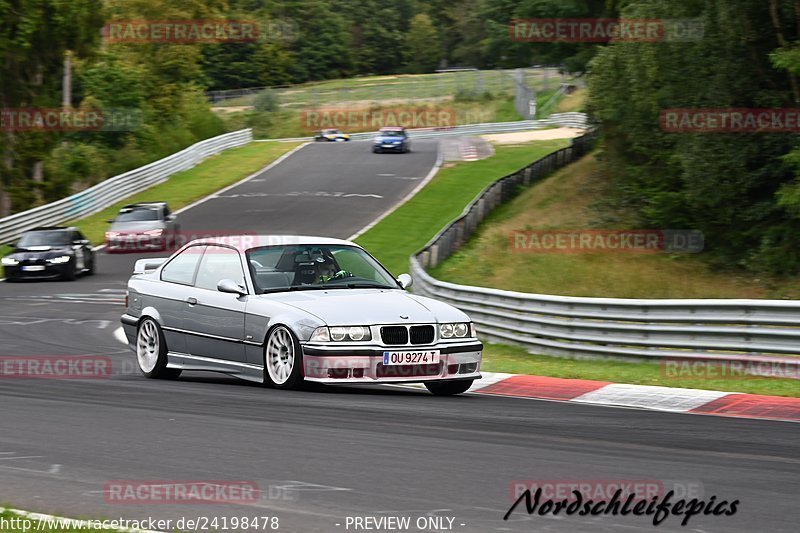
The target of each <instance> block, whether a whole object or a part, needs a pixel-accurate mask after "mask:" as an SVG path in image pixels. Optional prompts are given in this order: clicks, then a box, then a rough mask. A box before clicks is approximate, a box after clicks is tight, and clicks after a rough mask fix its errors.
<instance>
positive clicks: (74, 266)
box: [61, 257, 78, 281]
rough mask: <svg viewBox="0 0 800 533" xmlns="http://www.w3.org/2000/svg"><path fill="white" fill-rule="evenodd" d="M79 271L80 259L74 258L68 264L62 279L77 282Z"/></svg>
mask: <svg viewBox="0 0 800 533" xmlns="http://www.w3.org/2000/svg"><path fill="white" fill-rule="evenodd" d="M77 271H78V259H77V258H76V257H73V258H72V259H71V260H70V262H69V263H67V266H66V268H65V269H64V272H63V273H62V274H61V279H63V280H64V281H75V278H76V277H77Z"/></svg>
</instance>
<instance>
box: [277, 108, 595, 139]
mask: <svg viewBox="0 0 800 533" xmlns="http://www.w3.org/2000/svg"><path fill="white" fill-rule="evenodd" d="M589 126H590V124H589V119H588V117H587V116H586V114H585V113H554V114H552V115H550V116H549V117H547V118H545V119H541V120H517V121H514V122H486V123H482V124H466V125H464V126H453V127H451V128H414V129H409V130H407V131H408V134H409V136H410V137H411V138H412V139H428V138H433V137H446V136H451V135H488V134H492V133H513V132H518V131H528V130H538V129H543V128H549V127H569V128H578V129H587V128H589ZM377 134H378V132H377V131H368V132H360V133H351V134H350V139H352V140H354V141H362V140H366V139H371V138H372V137H374V136H375V135H377ZM264 140H268V141H275V140H277V141H282V142H293V141H312V140H314V137H292V138H286V139H264Z"/></svg>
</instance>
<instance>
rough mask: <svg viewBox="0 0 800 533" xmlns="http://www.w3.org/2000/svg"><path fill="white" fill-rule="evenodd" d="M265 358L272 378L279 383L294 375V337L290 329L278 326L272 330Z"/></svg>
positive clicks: (281, 383)
mask: <svg viewBox="0 0 800 533" xmlns="http://www.w3.org/2000/svg"><path fill="white" fill-rule="evenodd" d="M265 359H266V363H267V372H268V373H269V377H270V379H272V381H273V382H274V383H275V384H277V385H283V384H284V383H286V382H287V381H288V380H289V376H291V375H292V370H293V369H294V361H295V353H294V339H292V334H291V333H289V330H287V329H286V328H284V327H278V328H275V329H274V330H273V331H272V333H271V334H270V336H269V341H267V353H266V357H265Z"/></svg>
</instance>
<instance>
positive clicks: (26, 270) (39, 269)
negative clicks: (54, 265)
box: [22, 265, 44, 272]
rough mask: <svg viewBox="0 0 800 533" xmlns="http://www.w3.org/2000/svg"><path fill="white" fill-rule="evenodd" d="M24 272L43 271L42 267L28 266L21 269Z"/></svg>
mask: <svg viewBox="0 0 800 533" xmlns="http://www.w3.org/2000/svg"><path fill="white" fill-rule="evenodd" d="M22 270H24V271H25V272H41V271H42V270H44V265H28V266H24V267H22Z"/></svg>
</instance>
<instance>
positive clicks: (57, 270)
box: [3, 261, 72, 280]
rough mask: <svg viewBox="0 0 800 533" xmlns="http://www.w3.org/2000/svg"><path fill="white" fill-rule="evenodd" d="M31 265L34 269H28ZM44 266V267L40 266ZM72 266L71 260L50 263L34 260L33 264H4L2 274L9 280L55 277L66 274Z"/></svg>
mask: <svg viewBox="0 0 800 533" xmlns="http://www.w3.org/2000/svg"><path fill="white" fill-rule="evenodd" d="M31 267H33V268H35V269H36V270H29V269H30V268H31ZM42 267H44V268H42ZM71 268H72V261H69V262H68V263H59V264H51V263H45V262H41V261H39V262H36V263H35V264H33V263H32V264H26V263H21V264H19V265H14V266H4V267H3V270H4V272H3V273H4V275H5V277H6V278H8V279H11V280H18V279H56V278H60V277H63V276H64V274H68V273H69V270H70V269H71Z"/></svg>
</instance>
